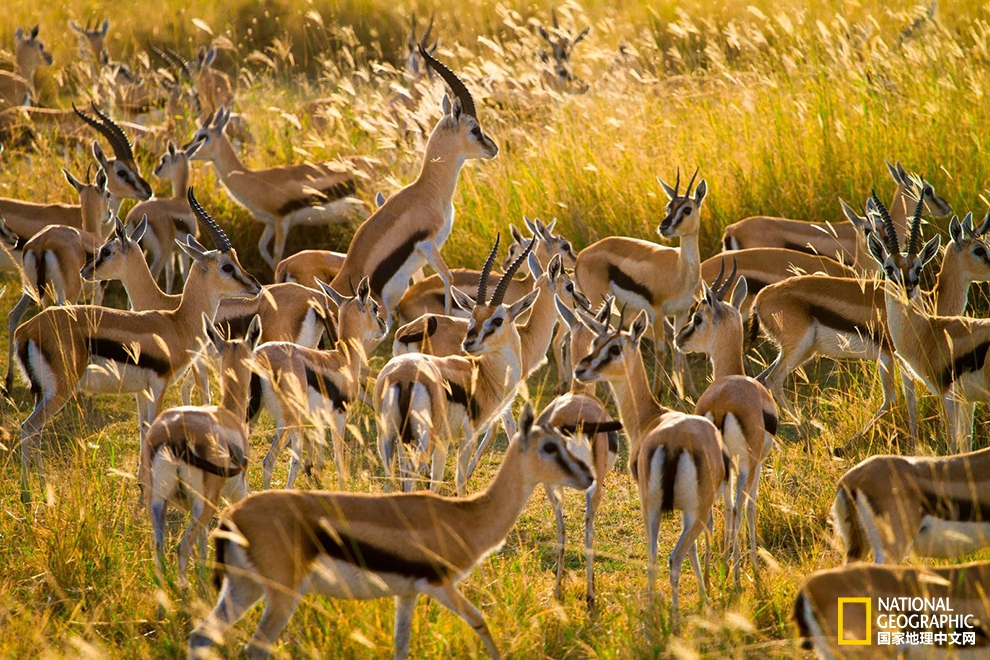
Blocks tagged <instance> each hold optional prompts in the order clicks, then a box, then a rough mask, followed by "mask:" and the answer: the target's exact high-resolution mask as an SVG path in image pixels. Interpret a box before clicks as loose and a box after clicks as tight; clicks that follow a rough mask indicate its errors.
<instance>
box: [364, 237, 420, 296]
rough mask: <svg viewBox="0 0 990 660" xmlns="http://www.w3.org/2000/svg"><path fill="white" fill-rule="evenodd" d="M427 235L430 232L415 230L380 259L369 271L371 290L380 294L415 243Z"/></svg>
mask: <svg viewBox="0 0 990 660" xmlns="http://www.w3.org/2000/svg"><path fill="white" fill-rule="evenodd" d="M429 236H430V232H428V231H426V230H425V229H423V230H420V231H417V232H415V233H414V234H413V235H412V236H410V237H409V238H408V239H406V241H405V242H404V243H403V244H402V245H400V246H399V247H397V248H396V249H395V251H393V252H392V253H391V254H390V255H388V256H387V257H385V258H384V259H382V260H381V262H380V263H379V264H378V265H377V266H376V267H375V270H374V271H372V273H371V292H372V293H374V294H375V295H378V296H380V295H381V293H382V291H383V290H384V289H385V285H386V284H388V283H389V280H391V279H392V278H393V277H395V274H396V273H397V272H399V269H400V268H401V267H402V265H403V264H404V263H406V261H407V260H408V259H409V256H410V255H412V253H413V250H414V249H415V248H416V243H420V242H422V241H424V240H425V239H427V238H429Z"/></svg>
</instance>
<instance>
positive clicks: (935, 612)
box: [836, 597, 977, 647]
mask: <svg viewBox="0 0 990 660" xmlns="http://www.w3.org/2000/svg"><path fill="white" fill-rule="evenodd" d="M873 600H874V599H873V598H870V597H864V598H839V601H838V614H839V616H838V619H839V620H838V624H839V630H838V638H837V640H836V641H837V643H838V644H839V646H868V645H872V644H873V643H874V639H873V630H874V628H875V629H876V631H877V634H876V644H877V645H878V646H897V647H902V646H941V647H945V646H953V647H966V646H975V645H976V627H977V621H976V617H975V616H973V615H972V614H966V613H964V612H956V611H955V609H954V608H953V607H952V605H951V603H950V602H949V599H948V598H909V597H897V598H877V599H876V605H877V607H876V613H875V614H874V608H873ZM850 621H854V622H860V621H861V622H863V623H864V628H865V630H864V631H863V637H862V638H856V637H846V631H847V625H846V624H847V623H849V622H850ZM848 627H849V628H853V629H858V628H859V626H858V625H854V626H848Z"/></svg>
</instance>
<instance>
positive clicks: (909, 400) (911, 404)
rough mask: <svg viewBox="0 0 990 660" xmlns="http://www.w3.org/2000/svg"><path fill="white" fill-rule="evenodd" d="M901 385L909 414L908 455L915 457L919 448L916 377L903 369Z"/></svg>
mask: <svg viewBox="0 0 990 660" xmlns="http://www.w3.org/2000/svg"><path fill="white" fill-rule="evenodd" d="M901 385H902V387H903V388H904V405H905V406H907V413H908V436H909V437H908V442H907V453H908V454H910V455H913V454H914V453H915V449H916V448H917V446H918V393H917V391H916V387H915V382H914V377H913V376H912V375H911V374H910V373H908V371H907V370H906V369H903V368H902V369H901Z"/></svg>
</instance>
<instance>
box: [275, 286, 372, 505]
mask: <svg viewBox="0 0 990 660" xmlns="http://www.w3.org/2000/svg"><path fill="white" fill-rule="evenodd" d="M282 286H291V285H282ZM296 286H298V285H296ZM322 288H323V291H324V292H325V293H326V295H327V296H329V297H330V298H331V299H332V300H333V301H334V303H336V305H337V310H338V311H337V336H338V339H337V342H336V345H335V346H334V349H333V350H331V351H320V350H315V349H312V348H306V347H304V346H299V345H298V344H293V343H290V342H272V343H265V344H262V345H261V346H259V347H258V349H257V351H256V352H255V361H256V363H257V370H256V372H257V374H259V377H260V380H261V383H260V385H261V401H263V402H264V405H265V407H266V408H267V409H268V411H269V412H270V413H271V415H272V417H274V418H275V437H274V438H273V440H272V446H271V449H269V451H268V454H267V455H266V456H265V459H264V468H265V470H264V487H265V488H269V487H270V486H271V481H272V472H273V470H274V469H275V462H276V461H277V460H278V455H279V454H280V453H281V452H282V449H284V448H285V446H286V444H288V445H290V446H291V450H292V458H291V461H290V467H289V476H288V478H287V479H286V482H285V487H286V488H292V487H293V485H294V484H295V481H296V477H297V476H298V474H299V468H300V466H301V465H302V461H303V453H304V452H307V453H308V454H309V456H310V460H311V461H312V462H313V463H314V464H315V465H316V466H317V468H318V469H319V468H321V467H322V465H323V446H322V445H323V443H322V442H320V441H313V440H312V439H311V437H312V435H313V434H312V432H309V433H308V432H307V429H306V428H305V426H307V425H308V424H309V423H312V424H314V425H315V426H316V428H317V431H318V432H319V433H320V435H321V436H322V435H323V432H324V429H325V428H326V426H329V427H330V434H331V436H332V437H333V453H334V463H335V464H336V466H337V478H338V479H339V481H338V485H339V486H340V488H344V486H345V485H346V483H347V470H346V468H345V465H346V461H345V460H344V434H345V432H346V428H345V426H346V423H347V416H348V409H349V408H350V406H351V404H352V403H354V402H355V401H356V400H357V399H358V396H359V394H360V392H361V382H362V378H361V371H362V369H364V368H365V367H367V364H368V352H369V351H372V350H374V348H375V347H376V346H377V345H378V343H379V342H381V340H382V338H383V337H384V336H385V334H386V333H387V332H388V327H387V326H386V325H385V321H384V319H382V317H381V316H379V314H378V311H379V308H378V303H377V302H376V301H375V300H374V299H373V298H372V297H371V287H370V286H369V285H368V279H367V278H364V279H362V280H361V281H360V282H359V283H358V286H357V292H356V294H355V295H354V296H353V297H346V296H342V295H340V294H339V293H337V292H336V291H335V290H334V289H333V288H331V287H330V286H329V285H326V284H324V285H323V286H322ZM307 436H310V439H309V440H307ZM307 472H308V466H307ZM316 476H317V479H318V478H319V475H316Z"/></svg>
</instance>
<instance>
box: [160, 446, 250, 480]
mask: <svg viewBox="0 0 990 660" xmlns="http://www.w3.org/2000/svg"><path fill="white" fill-rule="evenodd" d="M165 446H166V447H168V449H169V451H171V452H172V455H173V456H175V458H176V459H177V460H180V461H182V462H183V463H185V464H186V465H189V466H191V467H194V468H196V469H198V470H202V471H203V472H207V473H209V474H215V475H217V476H218V477H224V478H229V477H236V476H237V475H239V474H240V473H241V472H243V471H244V468H246V467H247V459H245V458H244V454H243V453H242V452H241V451H240V449H239V448H237V447H233V446H228V447H227V449H228V451H229V452H230V465H229V466H226V465H217V464H216V463H214V462H212V461H210V460H209V459H206V458H203V457H202V456H199V455H198V454H196V452H195V451H194V450H193V448H192V447H190V446H189V445H188V444H187V443H186V442H185V441H184V439H183V438H169V441H168V443H166V445H165Z"/></svg>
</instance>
